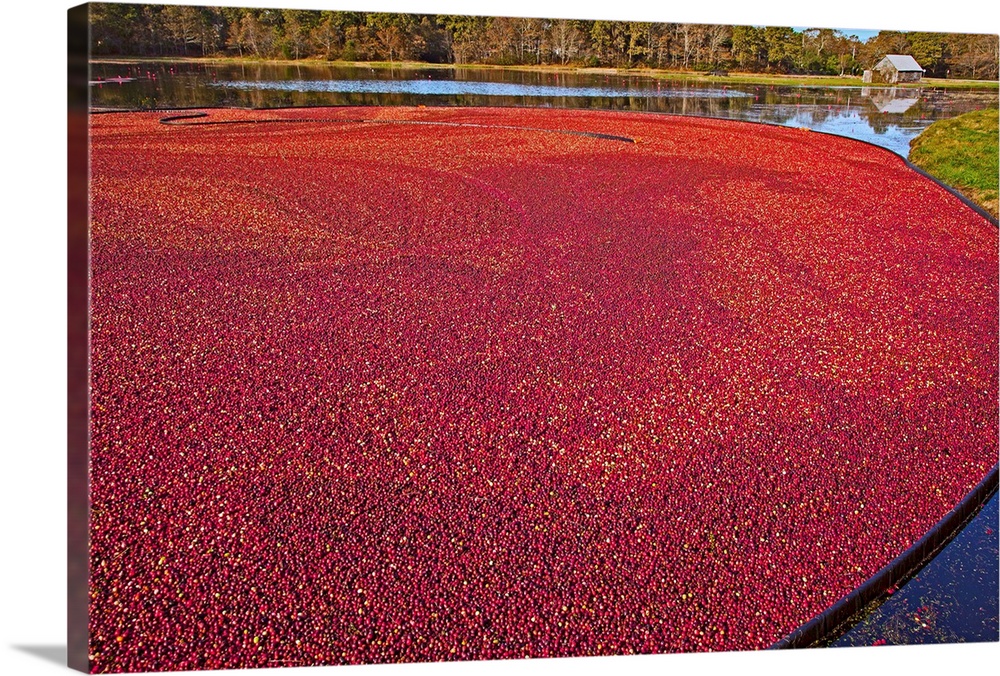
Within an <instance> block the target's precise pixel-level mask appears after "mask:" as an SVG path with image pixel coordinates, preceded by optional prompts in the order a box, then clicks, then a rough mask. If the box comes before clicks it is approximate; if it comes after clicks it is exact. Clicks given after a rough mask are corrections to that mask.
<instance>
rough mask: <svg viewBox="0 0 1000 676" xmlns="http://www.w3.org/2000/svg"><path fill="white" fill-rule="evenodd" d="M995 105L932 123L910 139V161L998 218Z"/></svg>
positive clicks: (999, 157)
mask: <svg viewBox="0 0 1000 676" xmlns="http://www.w3.org/2000/svg"><path fill="white" fill-rule="evenodd" d="M998 119H1000V114H998V111H997V109H996V108H991V109H987V110H977V111H974V112H971V113H966V114H965V115H959V116H958V117H953V118H951V119H949V120H941V121H939V122H935V123H934V124H932V125H931V126H930V127H928V128H927V129H926V130H925V131H924V132H923V133H922V134H921V135H920V136H918V137H917V138H915V139H913V141H911V142H910V161H911V162H913V163H914V164H915V165H917V166H918V167H920V168H921V169H923V170H924V171H926V172H928V173H929V174H931V175H933V176H935V177H937V178H938V179H940V180H942V181H944V182H945V183H947V184H948V185H950V186H952V187H954V188H956V189H957V190H958V191H959V192H961V193H962V194H963V195H965V196H966V197H968V198H969V199H971V200H972V201H973V202H975V203H976V204H978V205H980V206H981V207H983V208H984V209H986V211H988V212H990V213H991V214H993V217H994V218H996V217H997V188H998V183H1000V178H998V172H1000V147H998V146H1000V142H998V139H997V134H998Z"/></svg>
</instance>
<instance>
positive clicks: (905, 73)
mask: <svg viewBox="0 0 1000 676" xmlns="http://www.w3.org/2000/svg"><path fill="white" fill-rule="evenodd" d="M872 70H873V71H875V73H877V76H876V77H877V78H878V79H880V80H882V81H883V82H888V83H889V84H896V83H897V82H918V81H919V80H920V78H921V77H923V74H924V69H923V68H921V67H920V64H919V63H917V60H916V59H914V58H913V57H912V56H910V55H909V54H886V55H885V57H884V58H883V59H882V60H881V61H879V62H878V63H876V64H875V67H874V68H872Z"/></svg>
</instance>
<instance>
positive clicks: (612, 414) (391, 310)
mask: <svg viewBox="0 0 1000 676" xmlns="http://www.w3.org/2000/svg"><path fill="white" fill-rule="evenodd" d="M164 115H165V114H164V113H111V114H99V115H93V116H92V117H91V127H90V140H91V238H90V249H91V369H92V370H91V374H92V375H91V426H90V433H91V475H90V477H91V510H92V512H91V532H90V537H91V557H90V570H91V584H90V591H91V596H90V633H91V644H90V660H91V668H92V670H93V671H95V672H107V671H121V670H130V671H134V670H157V669H194V668H223V667H243V668H246V667H258V666H280V665H284V666H289V665H308V664H339V663H367V662H396V661H424V660H470V659H495V658H514V657H545V656H548V657H554V656H579V655H595V654H628V653H661V652H681V651H685V652H687V651H706V650H748V649H759V648H766V647H768V646H771V645H772V644H774V643H775V642H777V641H779V640H780V639H782V638H783V637H785V636H787V635H789V634H790V633H791V632H793V631H794V630H796V628H798V627H800V626H802V625H803V624H805V623H807V622H808V621H809V620H810V619H812V618H814V617H815V616H817V615H818V614H820V613H822V612H823V611H825V610H826V609H828V608H830V607H831V606H832V605H834V604H835V603H836V602H837V601H838V600H839V599H841V598H843V597H844V596H845V595H848V594H850V593H851V592H852V591H853V590H855V589H857V588H858V587H859V586H860V585H862V584H863V583H865V581H866V580H869V579H870V578H871V577H872V576H873V575H874V574H875V573H876V572H878V571H879V570H880V569H882V568H883V567H884V566H886V564H888V563H889V562H890V561H893V560H894V559H896V558H897V557H898V556H899V555H900V554H901V553H902V552H904V551H906V550H907V549H908V548H909V547H911V546H912V545H913V544H914V543H916V542H918V541H919V540H920V539H921V538H922V537H924V536H925V534H927V533H928V531H930V530H931V529H932V528H934V526H935V524H937V523H938V522H939V521H941V519H942V518H943V517H944V516H945V515H946V514H948V513H949V511H950V510H952V508H953V507H955V505H956V504H958V503H960V502H961V501H962V500H963V498H964V497H965V496H966V495H967V494H968V493H969V491H970V490H971V489H972V488H973V487H975V486H977V485H979V484H980V482H981V481H982V480H983V478H984V477H985V476H987V474H989V472H990V471H991V468H993V467H994V465H995V464H996V462H997V457H996V449H997V425H996V421H997V416H998V406H997V396H996V393H997V388H998V378H997V372H998V360H997V340H998V338H997V336H998V316H997V302H996V299H997V294H998V272H997V271H998V256H997V247H998V241H997V228H996V225H995V224H994V223H991V222H990V221H989V220H988V219H987V218H985V217H984V216H982V215H981V214H980V213H978V212H977V211H975V210H973V209H972V208H970V207H969V206H967V205H966V204H965V203H963V202H962V201H961V200H959V199H958V198H957V197H955V196H954V195H952V194H951V193H949V192H948V191H947V190H945V189H944V188H942V187H941V186H939V185H938V184H936V183H935V182H933V181H931V180H930V179H928V178H927V177H925V176H923V175H922V174H920V173H918V172H916V171H914V170H913V169H911V168H910V167H909V166H908V165H907V164H906V163H905V161H904V160H902V159H901V158H900V157H899V156H897V155H895V154H893V153H891V152H888V151H886V150H883V149H880V148H876V147H874V146H870V145H867V144H864V143H859V142H856V141H852V140H848V139H844V138H838V137H833V136H827V135H823V134H817V133H814V132H808V131H804V130H798V129H789V128H780V127H770V126H765V125H758V124H751V123H744V122H732V121H721V120H710V119H692V118H682V117H673V116H666V115H652V114H641V113H613V112H595V111H584V110H577V111H573V110H538V109H534V110H533V109H485V108H468V109H445V108H438V109H433V108H310V109H286V110H267V111H245V110H209V111H206V114H205V115H202V116H197V115H195V114H193V113H189V114H185V115H177V116H174V119H170V120H166V122H167V123H163V122H161V120H162V118H164Z"/></svg>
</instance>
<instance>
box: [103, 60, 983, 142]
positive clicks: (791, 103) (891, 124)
mask: <svg viewBox="0 0 1000 676" xmlns="http://www.w3.org/2000/svg"><path fill="white" fill-rule="evenodd" d="M91 81H92V86H91V105H92V106H93V107H94V108H96V109H105V108H119V109H139V108H145V109H149V108H174V107H199V106H236V107H252V108H267V107H277V106H322V105H326V106H330V105H333V106H343V105H351V106H375V105H388V106H403V105H426V106H532V107H546V106H548V107H554V108H596V109H603V110H633V111H651V112H659V113H672V114H677V115H697V116H710V117H722V118H730V119H737V120H748V121H753V122H769V123H772V124H781V125H787V126H792V127H808V128H809V129H812V130H815V131H823V132H829V133H834V134H840V135H842V136H848V137H850V138H855V139H859V140H863V141H868V142H870V143H875V144H877V145H880V146H883V147H885V148H888V149H890V150H892V151H894V152H896V153H899V154H900V155H903V156H904V157H905V156H906V155H907V154H908V153H909V143H910V140H912V139H913V138H915V137H916V136H917V135H918V134H920V132H921V131H923V130H924V129H925V128H927V126H928V125H930V124H931V123H932V122H934V121H935V120H940V119H944V118H948V117H954V116H956V115H960V114H962V113H966V112H969V111H972V110H978V109H980V108H989V107H993V108H995V107H997V90H996V89H992V90H955V89H950V90H944V89H935V88H931V87H926V88H920V89H887V88H870V87H857V86H852V87H784V86H773V85H747V84H727V82H726V78H724V77H716V78H711V79H709V78H707V77H692V78H690V79H688V80H671V81H666V80H657V79H654V78H651V77H648V76H643V75H616V74H605V73H543V72H536V71H518V70H494V69H480V68H427V69H412V68H407V69H402V68H396V69H393V68H367V67H343V66H323V65H308V66H302V65H283V64H199V63H166V62H143V63H133V64H123V63H95V64H93V65H92V73H91Z"/></svg>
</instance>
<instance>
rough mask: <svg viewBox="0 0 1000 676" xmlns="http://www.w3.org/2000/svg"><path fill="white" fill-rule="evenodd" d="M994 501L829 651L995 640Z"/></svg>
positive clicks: (998, 551)
mask: <svg viewBox="0 0 1000 676" xmlns="http://www.w3.org/2000/svg"><path fill="white" fill-rule="evenodd" d="M997 538H998V536H997V496H996V494H994V495H993V497H992V498H991V499H990V500H989V501H988V502H987V503H986V506H985V507H983V509H982V511H981V512H979V515H978V516H976V518H974V519H973V520H972V521H971V522H970V523H969V525H968V526H966V527H965V528H964V529H963V530H962V532H961V533H959V534H958V536H956V537H955V539H954V540H952V541H951V542H950V543H949V544H948V545H947V546H946V547H945V548H944V549H943V550H942V551H941V553H940V554H939V555H938V556H936V557H935V558H934V559H933V560H931V562H930V563H928V564H927V565H926V566H925V567H924V568H923V569H922V570H921V571H920V572H919V573H917V574H916V576H914V577H913V579H911V580H910V581H909V582H907V583H906V584H905V585H904V586H902V587H901V588H900V589H899V591H898V592H896V593H895V594H893V595H892V596H891V597H889V599H888V600H887V601H886V602H885V603H883V604H882V605H881V606H879V607H878V608H877V609H876V610H875V611H874V612H873V613H872V614H871V615H869V616H868V617H867V618H866V619H864V620H862V621H861V622H859V623H858V624H857V625H856V626H855V627H854V628H852V629H851V630H850V631H848V632H847V633H846V634H844V635H843V636H841V637H840V639H839V640H837V641H836V642H834V643H833V645H835V646H864V645H912V644H919V643H972V642H981V641H996V640H1000V627H998V624H997V616H998V608H997V606H998V602H997V597H998V595H1000V582H998V579H1000V547H998V541H997Z"/></svg>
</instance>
